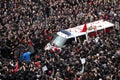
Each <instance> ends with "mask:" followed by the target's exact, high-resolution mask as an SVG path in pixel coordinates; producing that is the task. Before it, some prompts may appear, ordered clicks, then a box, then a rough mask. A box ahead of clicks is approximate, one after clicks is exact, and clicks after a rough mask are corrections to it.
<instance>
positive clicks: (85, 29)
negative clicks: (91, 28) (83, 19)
mask: <svg viewBox="0 0 120 80" xmlns="http://www.w3.org/2000/svg"><path fill="white" fill-rule="evenodd" d="M86 31H87V25H86V23H85V24H84V27H83V30H82V32H86Z"/></svg>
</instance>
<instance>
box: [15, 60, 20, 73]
mask: <svg viewBox="0 0 120 80" xmlns="http://www.w3.org/2000/svg"><path fill="white" fill-rule="evenodd" d="M18 67H19V66H18V62H16V64H15V69H14V72H17V71H18Z"/></svg>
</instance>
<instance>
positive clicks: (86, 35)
mask: <svg viewBox="0 0 120 80" xmlns="http://www.w3.org/2000/svg"><path fill="white" fill-rule="evenodd" d="M85 35H86V40H87V41H88V32H87V31H86V34H85Z"/></svg>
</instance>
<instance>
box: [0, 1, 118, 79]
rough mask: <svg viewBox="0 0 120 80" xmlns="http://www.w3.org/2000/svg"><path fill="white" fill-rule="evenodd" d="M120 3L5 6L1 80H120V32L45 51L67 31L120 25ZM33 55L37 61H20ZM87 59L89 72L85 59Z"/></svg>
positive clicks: (0, 23) (0, 25)
mask: <svg viewBox="0 0 120 80" xmlns="http://www.w3.org/2000/svg"><path fill="white" fill-rule="evenodd" d="M119 4H120V1H119V0H0V80H120V31H119V29H115V28H113V30H112V31H110V32H109V33H108V34H101V35H98V37H97V38H92V39H91V40H90V41H89V42H84V43H82V41H81V42H78V43H77V44H69V45H67V46H66V47H64V48H63V49H62V51H58V52H53V51H51V50H50V51H44V47H45V45H46V44H47V43H48V42H49V41H50V40H51V39H52V36H53V35H54V34H55V33H56V32H57V31H60V30H61V29H67V28H71V27H75V26H77V25H81V24H83V23H84V22H93V21H96V20H100V19H103V20H108V21H110V22H112V23H115V22H117V23H118V24H119V23H120V5H119ZM26 51H30V52H31V53H32V54H31V61H30V62H29V61H23V60H21V59H20V55H21V54H22V53H24V52H26ZM81 58H85V59H86V63H85V64H84V71H83V73H82V74H77V73H79V72H80V71H81V70H82V69H83V68H82V66H83V65H82V64H81V61H80V59H81Z"/></svg>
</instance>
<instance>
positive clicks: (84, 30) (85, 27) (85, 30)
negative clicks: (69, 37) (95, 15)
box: [81, 23, 88, 41]
mask: <svg viewBox="0 0 120 80" xmlns="http://www.w3.org/2000/svg"><path fill="white" fill-rule="evenodd" d="M81 32H86V34H85V35H86V40H87V41H88V33H87V25H86V23H85V24H84V27H83V29H82V31H81Z"/></svg>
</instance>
